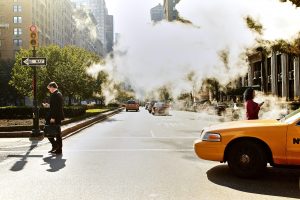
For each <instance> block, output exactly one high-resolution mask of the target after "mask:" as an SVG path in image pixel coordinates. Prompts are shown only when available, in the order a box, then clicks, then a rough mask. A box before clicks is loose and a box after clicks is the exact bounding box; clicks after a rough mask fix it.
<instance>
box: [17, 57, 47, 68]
mask: <svg viewBox="0 0 300 200" xmlns="http://www.w3.org/2000/svg"><path fill="white" fill-rule="evenodd" d="M21 64H22V65H26V66H45V65H47V58H34V57H30V58H22V63H21Z"/></svg>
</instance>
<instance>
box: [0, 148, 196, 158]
mask: <svg viewBox="0 0 300 200" xmlns="http://www.w3.org/2000/svg"><path fill="white" fill-rule="evenodd" d="M133 151H162V152H192V151H194V149H72V150H63V152H133ZM7 152H11V153H24V151H0V153H7ZM46 152H47V150H37V151H33V152H32V153H44V154H47V153H46ZM22 155H23V154H20V155H17V156H18V157H19V156H22ZM47 155H48V154H47ZM49 155H50V154H49ZM23 156H25V155H23ZM7 157H13V156H7Z"/></svg>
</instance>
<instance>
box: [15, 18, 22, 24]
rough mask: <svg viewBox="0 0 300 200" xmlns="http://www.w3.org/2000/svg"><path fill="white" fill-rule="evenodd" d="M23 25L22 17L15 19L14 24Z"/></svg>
mask: <svg viewBox="0 0 300 200" xmlns="http://www.w3.org/2000/svg"><path fill="white" fill-rule="evenodd" d="M21 23H22V17H14V24H21Z"/></svg>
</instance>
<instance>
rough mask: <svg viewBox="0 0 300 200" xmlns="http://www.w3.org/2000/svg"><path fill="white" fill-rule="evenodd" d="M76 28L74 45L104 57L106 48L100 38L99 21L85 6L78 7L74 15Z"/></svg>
mask: <svg viewBox="0 0 300 200" xmlns="http://www.w3.org/2000/svg"><path fill="white" fill-rule="evenodd" d="M73 16H74V19H75V21H76V28H75V29H74V32H73V35H74V36H73V37H74V45H76V46H78V47H81V48H84V49H86V50H88V51H91V52H94V53H96V54H97V55H101V56H103V55H104V54H105V53H104V47H103V44H102V42H101V40H100V38H99V37H98V35H99V32H98V29H97V27H96V26H97V20H96V19H95V17H94V15H93V14H92V13H91V11H89V10H86V9H85V7H84V6H81V7H79V8H78V7H77V8H76V9H75V10H74V13H73Z"/></svg>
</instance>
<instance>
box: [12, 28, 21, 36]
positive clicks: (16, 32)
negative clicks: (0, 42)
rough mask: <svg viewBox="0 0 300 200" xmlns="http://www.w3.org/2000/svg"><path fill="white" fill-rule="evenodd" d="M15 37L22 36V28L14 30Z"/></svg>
mask: <svg viewBox="0 0 300 200" xmlns="http://www.w3.org/2000/svg"><path fill="white" fill-rule="evenodd" d="M14 35H22V29H21V28H14Z"/></svg>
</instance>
